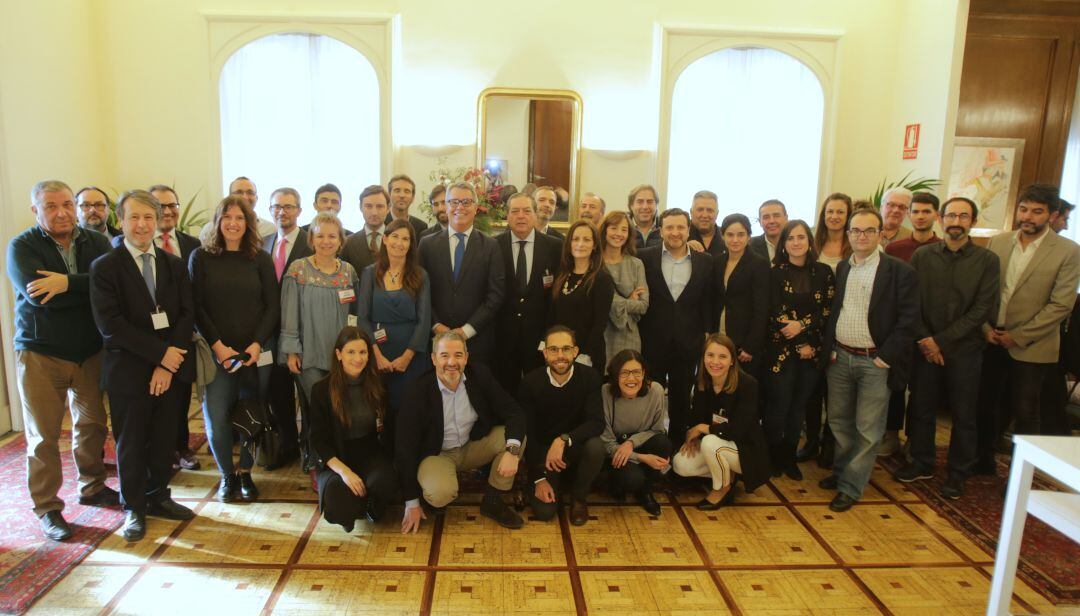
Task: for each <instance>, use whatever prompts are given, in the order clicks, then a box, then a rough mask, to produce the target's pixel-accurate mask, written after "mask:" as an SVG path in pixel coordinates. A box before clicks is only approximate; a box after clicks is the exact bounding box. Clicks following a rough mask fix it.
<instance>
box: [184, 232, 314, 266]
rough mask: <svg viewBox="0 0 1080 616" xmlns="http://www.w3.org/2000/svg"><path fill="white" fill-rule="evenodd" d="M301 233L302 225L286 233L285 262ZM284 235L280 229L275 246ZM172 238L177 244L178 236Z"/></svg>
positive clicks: (271, 254) (272, 253)
mask: <svg viewBox="0 0 1080 616" xmlns="http://www.w3.org/2000/svg"><path fill="white" fill-rule="evenodd" d="M299 235H300V226H299V225H297V226H294V227H293V229H292V231H289V232H288V233H286V234H285V235H284V238H285V239H286V240H288V243H286V244H285V262H286V263H288V261H289V255H291V254H292V249H293V246H296V238H297V236H299ZM282 237H283V236H282V235H281V229H278V232H277V238H276V239H274V246H275V247H277V245H278V244H279V243H280V242H281V238H282ZM170 239H171V240H173V244H176V236H175V235H174V236H172V237H171V238H170ZM176 249H177V250H180V246H177V247H176ZM273 255H274V252H273V251H270V256H273Z"/></svg>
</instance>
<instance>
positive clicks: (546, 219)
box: [532, 186, 566, 242]
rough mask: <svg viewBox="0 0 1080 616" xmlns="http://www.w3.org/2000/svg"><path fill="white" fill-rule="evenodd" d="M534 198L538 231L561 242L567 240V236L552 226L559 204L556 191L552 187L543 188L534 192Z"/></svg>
mask: <svg viewBox="0 0 1080 616" xmlns="http://www.w3.org/2000/svg"><path fill="white" fill-rule="evenodd" d="M532 196H533V199H534V200H536V230H537V231H539V232H540V233H546V234H547V235H550V236H551V237H554V238H555V239H557V240H559V241H560V242H561V241H563V240H565V239H566V236H565V235H563V234H562V233H561V232H559V230H558V229H555V228H554V227H552V226H551V219H552V217H553V216H555V209H556V208H557V207H558V204H559V198H558V196H556V194H555V189H554V188H552V187H550V186H541V187H540V188H537V189H536V191H535V192H533V194H532Z"/></svg>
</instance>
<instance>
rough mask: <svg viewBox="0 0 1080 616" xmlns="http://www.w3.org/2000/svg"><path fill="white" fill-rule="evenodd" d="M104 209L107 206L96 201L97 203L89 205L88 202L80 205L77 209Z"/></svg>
mask: <svg viewBox="0 0 1080 616" xmlns="http://www.w3.org/2000/svg"><path fill="white" fill-rule="evenodd" d="M106 207H108V204H107V203H102V202H100V201H98V202H97V203H89V202H87V203H80V204H79V209H82V210H104V209H105V208H106Z"/></svg>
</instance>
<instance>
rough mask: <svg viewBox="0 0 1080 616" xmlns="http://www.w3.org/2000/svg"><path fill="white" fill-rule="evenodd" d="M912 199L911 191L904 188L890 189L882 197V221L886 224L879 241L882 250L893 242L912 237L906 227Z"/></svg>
mask: <svg viewBox="0 0 1080 616" xmlns="http://www.w3.org/2000/svg"><path fill="white" fill-rule="evenodd" d="M911 197H912V193H911V191H910V190H908V189H906V188H904V187H902V186H897V187H895V188H890V189H889V190H887V191H885V194H884V195H881V219H882V220H883V221H884V222H883V223H882V227H881V235H880V236H879V237H878V241H879V242H880V243H881V247H882V248H884V247H886V246H888V245H889V244H890V243H891V242H895V241H898V240H906V239H907V238H909V237H911V230H910V229H908V228H907V227H905V226H904V217H905V216H907V213H908V210H909V209H910V208H911Z"/></svg>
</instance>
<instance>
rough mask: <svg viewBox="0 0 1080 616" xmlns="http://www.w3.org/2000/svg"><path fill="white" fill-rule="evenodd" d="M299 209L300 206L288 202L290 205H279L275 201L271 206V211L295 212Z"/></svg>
mask: <svg viewBox="0 0 1080 616" xmlns="http://www.w3.org/2000/svg"><path fill="white" fill-rule="evenodd" d="M298 209H300V207H299V206H296V205H293V204H291V203H290V204H288V205H278V204H277V203H275V204H273V205H271V206H270V211H271V212H281V211H286V212H295V211H296V210H298Z"/></svg>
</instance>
